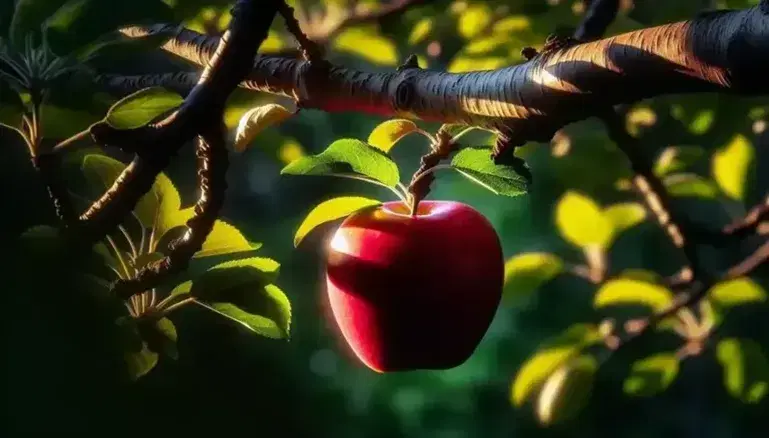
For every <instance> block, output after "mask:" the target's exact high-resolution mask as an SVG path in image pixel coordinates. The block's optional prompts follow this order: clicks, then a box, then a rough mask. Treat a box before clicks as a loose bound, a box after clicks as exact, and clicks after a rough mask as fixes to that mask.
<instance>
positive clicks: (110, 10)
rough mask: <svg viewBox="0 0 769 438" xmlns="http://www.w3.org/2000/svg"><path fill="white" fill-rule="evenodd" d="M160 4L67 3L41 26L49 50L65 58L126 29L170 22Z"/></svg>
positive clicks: (143, 0)
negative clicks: (119, 30)
mask: <svg viewBox="0 0 769 438" xmlns="http://www.w3.org/2000/svg"><path fill="white" fill-rule="evenodd" d="M172 18H173V17H172V13H171V9H170V8H169V6H168V5H166V4H165V2H163V1H162V0H133V1H130V2H115V1H112V0H75V1H71V2H69V3H67V4H66V5H64V6H63V7H62V8H60V9H59V10H58V11H57V12H56V14H55V15H53V16H52V17H51V18H50V19H49V20H48V21H47V22H46V23H45V26H44V32H45V33H46V36H47V40H48V42H49V44H50V45H51V48H52V50H53V51H54V52H55V53H56V54H58V55H60V56H64V55H68V54H70V53H72V52H73V51H75V50H78V49H81V48H83V47H85V46H88V45H91V44H92V43H93V42H94V41H97V40H98V39H103V38H104V37H105V36H107V35H109V34H110V33H112V32H114V31H116V30H118V29H120V28H122V27H126V26H131V25H140V24H151V23H157V22H165V21H168V20H171V19H172Z"/></svg>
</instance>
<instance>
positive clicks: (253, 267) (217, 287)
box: [189, 257, 280, 304]
mask: <svg viewBox="0 0 769 438" xmlns="http://www.w3.org/2000/svg"><path fill="white" fill-rule="evenodd" d="M279 271H280V264H279V263H278V262H276V261H275V260H272V259H270V258H266V257H249V258H245V259H238V260H232V261H229V262H225V263H220V264H218V265H216V266H214V267H212V268H210V269H208V270H207V271H205V272H204V273H203V274H202V275H200V276H199V277H197V278H195V279H194V280H193V282H192V289H191V290H190V292H189V293H190V294H191V295H192V296H193V297H195V298H199V299H201V300H203V301H227V302H235V303H236V304H238V303H239V301H231V300H232V299H235V300H237V299H240V296H239V295H237V294H233V292H232V291H231V290H232V289H240V288H242V287H243V286H244V285H247V286H248V287H249V288H251V289H258V288H262V287H264V286H266V285H268V284H271V283H274V282H275V281H276V280H277V279H278V273H279ZM238 292H239V291H238Z"/></svg>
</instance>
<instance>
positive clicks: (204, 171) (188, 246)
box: [114, 126, 228, 299]
mask: <svg viewBox="0 0 769 438" xmlns="http://www.w3.org/2000/svg"><path fill="white" fill-rule="evenodd" d="M225 135H226V131H225V128H224V127H223V126H220V127H219V128H218V129H214V130H212V131H210V132H206V133H204V134H203V135H202V137H201V138H200V139H199V141H198V145H197V148H196V155H197V158H198V187H199V188H200V191H201V193H200V197H199V198H198V202H197V203H196V204H195V215H194V216H193V217H192V218H191V219H190V220H189V221H187V232H186V233H185V234H184V236H183V237H181V238H180V239H178V240H177V241H175V242H173V243H172V244H171V252H170V254H169V255H168V256H166V257H164V258H163V259H161V260H159V261H157V262H154V263H151V264H149V265H148V266H145V267H144V268H142V269H141V271H139V272H138V273H137V274H136V275H135V276H134V277H133V278H132V279H129V280H121V281H118V282H117V283H116V284H115V287H114V291H115V293H116V294H117V295H118V296H119V297H121V298H123V299H127V298H128V297H130V296H132V295H133V294H135V293H138V292H141V291H144V290H150V289H153V288H155V287H157V286H158V285H160V284H161V282H162V281H163V280H165V279H167V278H169V277H170V276H172V275H174V274H176V273H178V272H181V271H183V270H184V269H186V267H187V265H188V263H189V261H190V259H191V258H192V256H193V255H194V254H195V253H196V252H197V251H199V250H200V248H201V247H202V246H203V243H204V242H205V240H206V238H207V237H208V235H209V234H210V233H211V229H212V228H213V226H214V222H215V221H216V218H217V217H218V216H219V210H220V209H221V207H222V205H223V203H224V195H225V192H226V189H227V181H226V176H227V164H228V163H227V148H226V141H225Z"/></svg>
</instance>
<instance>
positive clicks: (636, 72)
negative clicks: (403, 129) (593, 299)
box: [123, 7, 769, 141]
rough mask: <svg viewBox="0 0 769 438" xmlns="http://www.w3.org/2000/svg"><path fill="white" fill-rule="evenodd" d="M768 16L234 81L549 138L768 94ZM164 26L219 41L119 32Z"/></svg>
mask: <svg viewBox="0 0 769 438" xmlns="http://www.w3.org/2000/svg"><path fill="white" fill-rule="evenodd" d="M768 22H769V17H768V16H767V15H765V14H764V13H763V12H762V11H761V9H760V8H759V7H753V8H749V9H745V10H739V11H721V12H716V13H708V14H703V15H701V16H698V17H696V18H694V19H692V20H689V21H684V22H679V23H672V24H667V25H663V26H658V27H653V28H649V29H642V30H638V31H634V32H629V33H626V34H622V35H618V36H614V37H611V38H606V39H602V40H597V41H591V42H587V43H582V44H576V45H571V46H567V47H563V48H560V49H555V50H550V51H545V52H543V53H541V54H539V55H538V56H536V57H534V58H533V59H532V60H531V61H529V62H526V63H523V64H520V65H514V66H510V67H506V68H502V69H498V70H492V71H479V72H469V73H462V74H450V73H444V72H438V71H430V70H418V69H406V70H403V71H400V72H393V73H367V72H361V71H357V70H353V69H348V68H344V67H339V66H332V67H331V68H330V69H328V70H327V71H325V72H324V73H323V74H320V73H318V72H313V71H312V70H311V69H310V68H309V66H308V64H307V62H305V61H302V60H296V59H286V58H278V57H269V56H260V57H258V58H257V59H256V61H255V63H254V65H253V68H252V70H251V73H250V74H249V76H248V79H247V80H246V81H245V82H244V83H243V84H241V86H244V87H245V88H248V89H252V90H256V91H263V92H268V93H275V94H280V95H284V96H288V97H291V98H293V99H295V100H297V101H298V102H299V103H300V104H301V105H302V106H303V107H305V108H316V109H320V110H325V111H356V112H365V113H370V114H377V115H381V116H392V115H397V116H400V117H410V118H416V119H422V120H427V121H439V122H449V123H464V124H467V125H471V126H479V127H484V128H488V129H492V130H497V131H499V132H513V133H514V134H515V136H516V138H517V139H523V140H533V141H547V140H549V139H550V138H551V137H552V134H553V133H554V132H555V131H556V130H557V129H559V128H561V127H563V126H564V125H566V124H568V123H572V122H575V121H579V120H583V119H585V118H587V117H590V116H593V115H596V114H597V113H598V112H599V111H603V109H604V108H608V107H610V106H611V105H615V104H620V103H630V102H634V101H637V100H639V99H643V98H649V97H653V96H658V95H664V94H672V93H685V92H714V91H722V92H730V93H737V94H751V95H755V94H762V93H767V92H769V83H767V81H766V80H765V79H764V78H765V77H766V76H767V75H769V62H768V61H766V59H769V57H767V54H769V25H767V23H768ZM165 31H171V32H173V34H174V36H173V37H172V38H171V39H170V40H169V41H168V42H167V43H166V44H165V45H164V46H163V48H164V49H165V50H166V51H168V52H170V53H173V54H176V55H178V56H180V57H182V58H184V59H187V60H189V61H191V62H193V63H195V64H198V65H205V63H206V62H207V61H208V60H209V59H210V56H211V54H212V53H213V50H214V47H215V46H216V44H217V42H218V39H217V38H215V37H207V36H204V35H201V34H198V33H196V32H193V31H190V30H187V29H183V28H176V27H175V26H168V25H154V26H149V27H130V28H126V29H124V30H123V32H124V33H125V34H126V35H128V36H131V37H140V36H145V35H148V34H153V33H156V32H165Z"/></svg>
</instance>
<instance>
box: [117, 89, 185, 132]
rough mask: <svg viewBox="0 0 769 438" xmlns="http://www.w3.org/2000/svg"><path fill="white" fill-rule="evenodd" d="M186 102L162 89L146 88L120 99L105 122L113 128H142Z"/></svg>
mask: <svg viewBox="0 0 769 438" xmlns="http://www.w3.org/2000/svg"><path fill="white" fill-rule="evenodd" d="M182 102H184V98H182V97H181V96H180V95H178V94H177V93H174V92H173V91H169V90H166V89H164V88H162V87H151V88H145V89H144V90H140V91H137V92H136V93H133V94H131V95H129V96H126V97H124V98H123V99H120V100H119V101H118V102H117V103H115V105H113V106H112V108H110V109H109V112H107V116H106V117H105V118H104V121H105V122H106V123H108V124H109V125H110V126H112V127H113V128H117V129H134V128H140V127H142V126H144V125H146V124H147V123H149V122H151V121H153V120H155V119H156V118H157V117H159V116H161V115H163V114H165V113H167V112H169V111H171V110H173V109H174V108H177V107H178V106H179V105H181V104H182Z"/></svg>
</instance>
